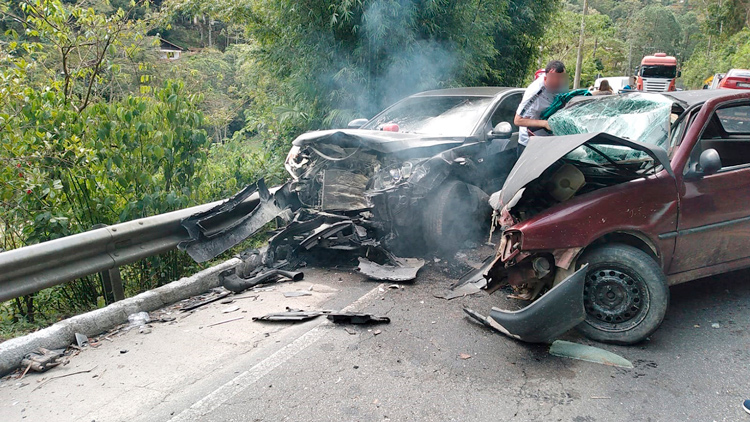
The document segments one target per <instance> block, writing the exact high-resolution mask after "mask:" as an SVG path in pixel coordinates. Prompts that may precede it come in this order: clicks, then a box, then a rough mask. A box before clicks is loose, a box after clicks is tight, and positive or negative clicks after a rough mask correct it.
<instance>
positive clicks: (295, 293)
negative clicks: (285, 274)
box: [284, 291, 312, 297]
mask: <svg viewBox="0 0 750 422" xmlns="http://www.w3.org/2000/svg"><path fill="white" fill-rule="evenodd" d="M300 296H312V293H310V292H309V291H308V292H299V291H297V292H284V297H300Z"/></svg>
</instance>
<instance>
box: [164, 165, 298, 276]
mask: <svg viewBox="0 0 750 422" xmlns="http://www.w3.org/2000/svg"><path fill="white" fill-rule="evenodd" d="M255 194H257V199H255V198H253V196H254V195H255ZM291 197H292V195H291V194H290V193H289V188H288V185H284V186H282V187H281V188H280V189H278V190H277V191H276V192H274V193H273V194H271V193H270V192H269V190H268V188H267V187H266V184H265V182H264V181H263V179H260V180H258V182H257V183H254V184H252V185H249V186H247V187H246V188H244V189H243V190H241V191H240V192H239V193H237V194H236V195H234V196H233V197H231V198H229V199H228V200H227V201H225V202H223V203H221V204H219V205H217V206H215V207H213V208H211V209H210V210H207V211H204V212H202V213H198V214H195V215H193V216H190V217H188V218H186V219H184V220H182V226H183V227H185V230H187V232H188V234H189V235H190V240H187V241H184V242H182V243H180V244H179V245H178V248H180V249H182V250H184V251H186V252H187V253H188V255H190V257H191V258H193V259H194V260H195V261H196V262H205V261H208V260H209V259H212V258H215V257H216V256H218V255H219V254H221V253H222V252H224V251H226V250H227V249H229V248H231V247H233V246H236V245H237V244H239V243H240V242H242V241H243V240H245V239H247V238H248V237H250V236H252V235H254V234H255V233H257V232H258V231H260V230H261V229H262V228H263V226H265V225H266V224H268V223H270V222H271V221H273V219H274V218H276V217H278V216H280V215H281V214H282V213H283V212H284V210H286V209H290V208H293V207H294V201H293V200H292V199H291ZM252 205H254V208H253V209H252V210H251V211H250V212H248V211H247V208H248V206H252ZM240 216H241V218H238V217H240Z"/></svg>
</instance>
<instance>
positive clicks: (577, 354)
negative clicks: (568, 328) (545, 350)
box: [549, 340, 633, 368]
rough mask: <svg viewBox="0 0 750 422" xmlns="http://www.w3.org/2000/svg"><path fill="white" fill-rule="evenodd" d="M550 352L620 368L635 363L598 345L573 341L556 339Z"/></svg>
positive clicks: (559, 355)
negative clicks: (587, 344)
mask: <svg viewBox="0 0 750 422" xmlns="http://www.w3.org/2000/svg"><path fill="white" fill-rule="evenodd" d="M549 353H550V354H551V355H552V356H558V357H562V358H570V359H577V360H583V361H586V362H592V363H600V364H602V365H608V366H617V367H619V368H632V367H633V364H632V363H631V362H630V361H629V360H627V359H625V358H623V357H622V356H620V355H616V354H614V353H612V352H608V351H606V350H604V349H600V348H598V347H592V346H586V345H583V344H578V343H571V342H569V341H564V340H555V341H554V342H553V343H552V346H550V348H549Z"/></svg>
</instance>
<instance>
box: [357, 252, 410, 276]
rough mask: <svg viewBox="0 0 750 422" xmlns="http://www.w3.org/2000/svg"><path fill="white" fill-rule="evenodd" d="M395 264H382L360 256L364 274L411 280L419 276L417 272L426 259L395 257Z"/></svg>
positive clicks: (361, 269) (361, 268) (360, 269)
mask: <svg viewBox="0 0 750 422" xmlns="http://www.w3.org/2000/svg"><path fill="white" fill-rule="evenodd" d="M394 262H395V265H381V264H376V263H374V262H372V261H370V260H369V259H367V258H359V267H358V268H357V269H358V270H359V272H361V273H362V274H364V275H366V276H368V277H370V278H372V279H374V280H388V281H409V280H414V279H415V278H417V272H419V270H420V269H421V268H422V267H423V266H424V264H425V261H424V260H423V259H418V258H395V259H394Z"/></svg>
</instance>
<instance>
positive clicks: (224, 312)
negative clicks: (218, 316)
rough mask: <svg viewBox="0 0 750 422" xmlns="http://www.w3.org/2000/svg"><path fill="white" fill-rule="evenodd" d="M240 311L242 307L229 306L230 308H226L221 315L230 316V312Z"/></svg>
mask: <svg viewBox="0 0 750 422" xmlns="http://www.w3.org/2000/svg"><path fill="white" fill-rule="evenodd" d="M239 310H240V307H239V306H237V305H234V306H229V307H226V308H224V309H222V310H221V313H222V314H228V313H230V312H235V311H239Z"/></svg>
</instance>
